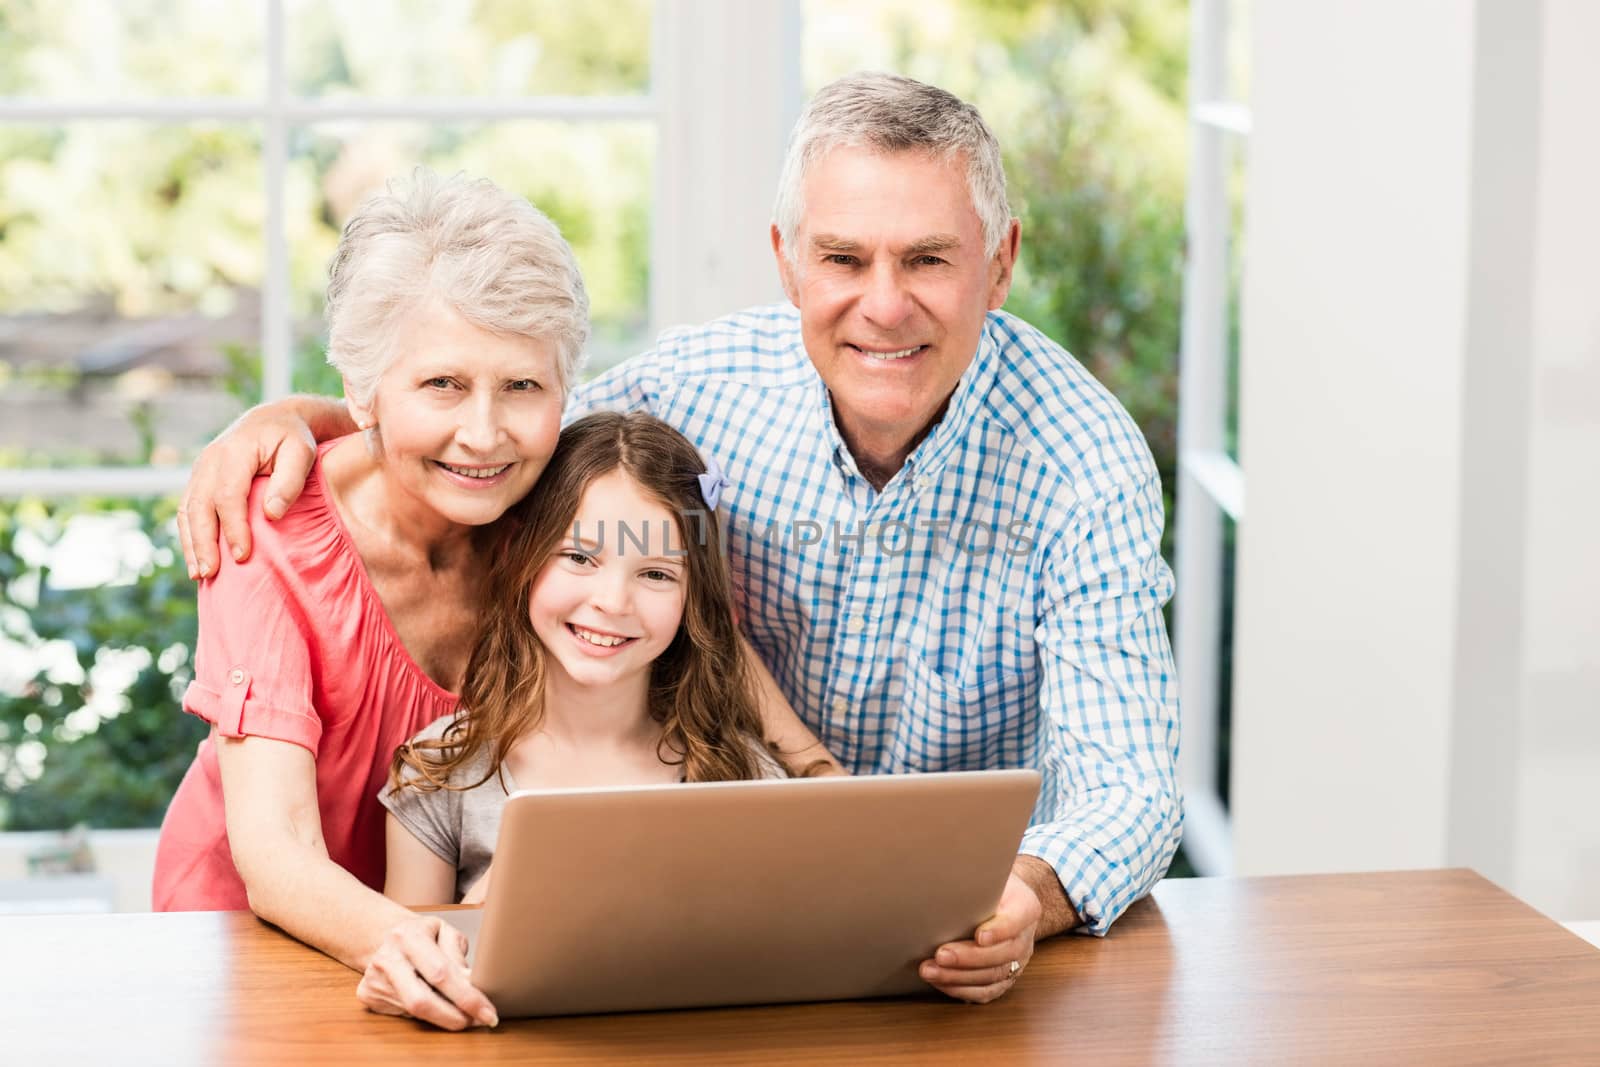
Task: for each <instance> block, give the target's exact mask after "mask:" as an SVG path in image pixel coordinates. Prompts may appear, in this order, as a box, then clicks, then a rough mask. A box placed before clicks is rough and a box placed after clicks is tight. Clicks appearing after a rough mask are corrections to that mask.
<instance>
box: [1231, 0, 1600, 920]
mask: <svg viewBox="0 0 1600 1067" xmlns="http://www.w3.org/2000/svg"><path fill="white" fill-rule="evenodd" d="M1252 18H1253V19H1254V25H1253V62H1254V69H1253V74H1252V96H1253V100H1252V107H1253V113H1254V132H1253V135H1252V137H1251V143H1250V151H1251V157H1250V168H1249V175H1250V185H1249V193H1248V203H1247V210H1246V226H1247V237H1246V283H1245V285H1246V287H1245V294H1244V311H1243V340H1244V351H1245V355H1244V368H1243V376H1242V400H1243V419H1242V424H1241V446H1242V447H1241V453H1242V462H1243V466H1244V469H1245V476H1246V479H1247V481H1248V484H1249V485H1250V493H1251V498H1250V513H1249V516H1248V518H1247V520H1246V522H1245V524H1244V527H1243V529H1242V530H1241V533H1240V560H1239V588H1238V621H1237V625H1238V634H1237V641H1236V656H1237V661H1236V665H1235V670H1236V691H1235V718H1234V741H1233V744H1234V762H1233V766H1234V781H1233V813H1234V820H1235V821H1234V825H1235V835H1236V836H1235V850H1236V860H1237V865H1238V869H1239V871H1240V873H1246V874H1248V873H1259V872H1266V871H1305V870H1334V869H1362V868H1383V867H1407V866H1436V865H1441V864H1464V865H1469V866H1473V867H1476V868H1478V869H1479V870H1481V871H1483V873H1485V874H1486V875H1488V876H1489V877H1491V878H1494V879H1495V880H1497V881H1500V882H1501V883H1502V884H1505V885H1507V886H1508V888H1511V889H1512V890H1513V891H1514V892H1517V893H1519V894H1520V895H1522V896H1523V897H1525V898H1526V899H1528V900H1530V901H1531V902H1533V903H1534V904H1535V905H1537V906H1539V907H1542V908H1544V909H1545V910H1547V911H1550V912H1552V913H1555V914H1557V915H1559V916H1561V917H1567V918H1581V917H1600V804H1597V803H1596V800H1597V799H1600V796H1597V790H1596V787H1595V786H1594V785H1593V784H1591V783H1592V782H1593V781H1595V780H1597V779H1600V716H1597V715H1596V714H1595V712H1596V711H1597V710H1600V609H1597V606H1596V605H1597V604H1600V553H1596V552H1595V551H1593V550H1592V549H1591V548H1590V547H1589V546H1590V545H1591V544H1592V543H1593V540H1594V536H1593V532H1594V530H1595V529H1596V520H1600V503H1597V502H1596V493H1597V491H1600V490H1597V488H1596V487H1600V312H1597V311H1596V308H1597V307H1600V274H1597V271H1596V267H1595V265H1594V263H1593V256H1594V251H1593V250H1594V249H1595V248H1597V247H1600V207H1597V205H1596V203H1595V196H1594V192H1593V191H1594V190H1595V189H1597V188H1600V148H1597V139H1596V137H1595V136H1594V134H1593V122H1592V107H1591V106H1589V105H1590V104H1592V102H1593V101H1595V100H1597V99H1600V68H1597V67H1596V66H1595V64H1593V63H1592V62H1591V61H1590V60H1589V58H1588V57H1587V56H1586V55H1585V51H1584V42H1585V41H1591V42H1592V41H1593V40H1595V39H1597V38H1596V34H1597V33H1600V6H1596V5H1593V4H1590V3H1588V2H1587V0H1544V2H1542V3H1541V2H1524V0H1478V2H1477V3H1470V2H1467V0H1430V2H1413V3H1408V4H1392V3H1389V2H1386V0H1347V2H1345V3H1341V4H1339V5H1311V4H1273V5H1255V6H1254V7H1253V10H1252ZM1586 119H1587V121H1586Z"/></svg>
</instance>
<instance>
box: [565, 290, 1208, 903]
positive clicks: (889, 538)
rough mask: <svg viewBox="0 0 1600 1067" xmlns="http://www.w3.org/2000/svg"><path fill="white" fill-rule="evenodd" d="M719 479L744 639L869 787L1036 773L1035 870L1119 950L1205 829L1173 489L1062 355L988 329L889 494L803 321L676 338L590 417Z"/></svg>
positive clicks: (775, 317) (601, 387) (620, 376)
mask: <svg viewBox="0 0 1600 1067" xmlns="http://www.w3.org/2000/svg"><path fill="white" fill-rule="evenodd" d="M601 409H613V410H644V411H648V412H650V413H652V414H654V415H656V416H658V417H660V418H662V419H664V420H666V421H667V422H669V423H671V424H672V425H673V426H675V427H677V428H678V429H679V430H680V431H682V433H683V434H684V436H686V437H688V438H689V440H691V441H693V442H694V443H695V444H696V445H697V446H698V447H699V448H700V450H701V452H702V453H703V454H704V455H706V456H708V457H711V458H713V459H714V460H715V461H716V462H717V463H718V464H720V466H721V467H722V469H723V470H724V471H726V472H727V476H728V478H729V480H730V483H731V484H730V485H729V487H728V489H727V490H726V491H725V492H724V493H723V496H722V502H723V503H722V507H723V511H724V514H725V520H726V522H727V527H728V531H729V552H730V559H731V562H732V565H733V571H734V578H735V580H736V582H737V586H738V590H739V592H738V596H739V599H740V603H739V610H740V620H741V625H742V626H743V628H744V630H745V633H746V635H747V636H748V637H749V639H750V642H751V644H752V645H754V646H755V648H756V650H757V652H758V653H760V655H761V656H762V658H763V659H764V660H765V661H766V663H767V666H768V667H769V668H770V669H771V670H772V673H773V675H774V676H775V677H776V678H777V681H778V685H779V687H780V688H781V689H782V690H783V692H784V694H785V695H786V696H787V697H788V698H789V700H790V702H791V703H793V704H794V707H795V709H796V711H798V712H799V714H800V716H801V718H802V719H804V720H805V721H806V723H807V724H808V725H810V726H811V727H812V729H814V730H816V731H817V733H818V734H819V735H820V736H821V737H822V739H823V741H825V742H826V743H827V745H828V747H829V748H830V749H832V751H833V752H834V754H835V755H837V756H838V757H839V758H840V760H841V761H842V762H843V763H844V764H845V766H847V767H849V768H850V769H852V770H853V771H856V772H857V773H892V772H898V771H946V770H972V769H979V768H990V767H1036V768H1038V769H1039V770H1040V771H1041V772H1042V775H1043V787H1042V789H1041V792H1040V797H1039V803H1038V806H1037V808H1036V809H1035V811H1034V814H1033V819H1032V821H1031V823H1030V825H1029V828H1028V830H1027V833H1026V834H1025V836H1024V837H1023V841H1022V849H1021V851H1022V852H1023V853H1024V854H1027V855H1033V856H1037V857H1039V858H1040V859H1043V860H1044V861H1045V862H1047V863H1049V864H1050V865H1051V867H1053V868H1054V869H1055V871H1056V873H1057V875H1058V876H1059V877H1060V879H1061V884H1062V887H1063V888H1064V889H1065V890H1066V893H1067V897H1068V899H1070V900H1071V902H1072V904H1073V906H1074V907H1076V908H1077V910H1078V913H1079V915H1081V916H1083V918H1084V920H1085V923H1086V929H1087V930H1088V931H1089V932H1091V933H1097V934H1098V933H1104V932H1105V930H1106V929H1107V927H1109V926H1110V924H1111V923H1112V922H1113V921H1114V920H1115V919H1116V918H1117V916H1119V915H1120V914H1121V913H1122V912H1123V911H1124V910H1125V909H1126V908H1127V907H1128V905H1129V904H1131V903H1133V902H1134V901H1135V900H1137V899H1138V898H1139V897H1140V896H1142V895H1144V894H1145V893H1146V892H1148V891H1149V890H1150V888H1151V887H1152V886H1153V885H1154V884H1155V883H1156V881H1157V880H1159V879H1160V878H1161V876H1162V875H1163V874H1165V873H1166V869H1167V865H1168V864H1169V863H1170V862H1171V860H1172V855H1173V852H1174V851H1175V850H1176V849H1177V845H1178V838H1179V835H1180V833H1181V829H1182V823H1183V816H1182V805H1181V801H1180V799H1179V793H1178V785H1177V780H1176V761H1177V751H1178V703H1177V685H1176V679H1175V677H1174V674H1173V668H1172V654H1171V651H1170V649H1169V647H1168V644H1167V635H1166V629H1165V627H1164V625H1163V622H1162V617H1161V606H1162V604H1163V603H1165V601H1166V600H1167V598H1168V597H1169V596H1171V594H1172V574H1171V571H1170V570H1169V569H1168V568H1167V566H1166V564H1165V563H1164V562H1163V561H1162V559H1161V555H1160V545H1161V524H1162V506H1161V487H1160V481H1159V478H1158V476H1157V474H1156V470H1155V465H1154V463H1153V462H1152V461H1151V458H1150V452H1149V449H1148V448H1147V446H1146V444H1145V441H1144V437H1143V436H1142V435H1141V434H1140V432H1139V430H1138V427H1137V426H1135V425H1134V423H1133V420H1132V419H1130V418H1129V417H1128V414H1127V412H1125V411H1124V410H1123V409H1122V406H1121V405H1120V404H1118V403H1117V401H1116V400H1115V399H1113V398H1112V396H1111V395H1110V394H1109V393H1107V392H1106V390H1105V389H1104V388H1103V387H1102V386H1101V385H1100V384H1099V383H1098V382H1096V381H1095V380H1094V378H1093V377H1091V376H1090V375H1089V373H1088V372H1087V371H1085V370H1084V369H1083V367H1082V366H1081V365H1079V364H1078V362H1077V361H1076V360H1074V359H1073V358H1072V357H1071V356H1070V355H1068V354H1067V353H1066V352H1065V351H1063V350H1062V348H1061V347H1060V346H1059V345H1057V344H1055V343H1054V342H1053V341H1051V340H1050V339H1049V338H1047V337H1045V336H1044V335H1043V334H1041V333H1040V332H1039V331H1038V330H1036V329H1034V328H1033V327H1031V326H1029V325H1028V324H1027V323H1025V322H1022V321H1021V320H1020V319H1017V318H1015V317H1014V316H1011V315H1007V314H1005V313H1003V312H992V313H990V315H989V316H988V319H987V321H986V323H985V328H984V332H983V338H982V341H981V342H980V343H979V346H978V351H977V354H976V356H975V358H974V359H973V361H972V364H971V365H970V366H969V367H968V368H967V371H966V373H965V374H964V375H963V376H962V379H961V382H960V384H959V385H958V386H957V388H956V391H955V393H954V395H953V396H952V397H951V400H950V403H949V406H948V408H947V410H946V412H945V414H944V417H943V418H941V419H940V420H939V422H938V423H937V424H936V425H935V426H934V428H933V430H932V431H931V432H930V433H929V434H928V435H927V437H926V438H924V439H923V440H922V442H921V443H920V444H918V445H917V447H916V449H915V450H914V451H913V452H912V453H911V455H910V457H909V458H908V459H907V460H906V463H905V466H904V467H903V468H902V469H901V470H900V471H899V472H898V473H897V474H896V475H895V476H894V477H893V478H892V479H891V480H890V481H889V483H888V484H887V485H885V486H884V488H883V489H882V490H881V491H880V490H875V489H874V488H873V487H872V486H871V484H869V483H868V481H867V480H866V478H864V477H863V476H862V475H861V473H860V471H859V470H858V469H857V468H856V465H855V462H854V460H853V459H852V458H851V455H850V452H849V449H848V448H847V447H846V446H845V443H844V441H843V439H842V438H841V437H840V435H839V431H838V428H837V427H836V426H835V424H834V420H833V413H832V407H831V404H830V402H829V398H828V391H827V389H826V387H825V386H824V385H823V383H822V380H821V378H820V377H818V375H817V373H816V370H815V369H814V368H813V367H812V365H811V361H810V360H809V359H808V358H807V356H806V352H805V348H804V346H803V344H802V342H801V339H800V319H799V314H798V312H797V311H796V310H795V308H794V307H792V306H791V305H788V304H782V305H773V306H770V307H761V308H753V309H750V310H747V311H744V312H740V313H738V314H735V315H731V316H729V317H727V318H723V319H718V320H717V321H715V322H712V323H708V324H706V325H704V326H698V327H693V328H683V329H675V330H669V331H667V332H665V333H663V334H662V335H661V337H660V339H659V341H658V343H657V346H656V348H655V349H653V350H652V351H649V352H646V353H645V354H643V355H641V356H638V357H636V358H634V359H630V360H628V361H626V362H625V363H623V364H621V365H620V366H617V367H615V368H614V369H612V370H610V371H609V372H607V373H605V374H603V375H601V376H600V377H599V378H597V379H595V380H594V381H592V382H589V383H587V384H586V385H583V386H581V387H580V388H579V389H578V390H577V391H576V393H575V395H574V397H573V400H572V403H571V404H570V405H569V410H568V413H567V414H568V418H569V419H572V418H577V417H579V416H581V415H583V414H585V413H587V412H589V411H593V410H601Z"/></svg>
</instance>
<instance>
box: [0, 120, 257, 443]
mask: <svg viewBox="0 0 1600 1067" xmlns="http://www.w3.org/2000/svg"><path fill="white" fill-rule="evenodd" d="M259 159H260V149H259V144H258V135H257V132H256V131H255V130H254V129H253V128H251V127H244V126H213V125H191V126H179V125H154V126H152V125H146V124H143V123H134V122H84V123H74V124H72V125H69V126H44V125H21V124H0V464H4V465H7V466H23V465H29V466H31V465H51V466H60V465H68V464H89V463H112V464H117V463H142V462H156V463H171V462H179V461H182V460H183V459H185V458H187V457H188V456H190V455H192V454H193V453H194V452H196V451H198V448H199V446H200V445H202V444H203V443H204V442H205V441H206V440H207V439H208V438H209V437H210V436H211V435H212V434H213V433H215V432H216V431H217V430H218V429H219V428H221V427H222V426H224V425H226V424H227V421H228V420H229V419H230V418H232V416H233V415H234V414H236V413H237V412H238V411H239V410H240V409H241V405H242V403H243V402H244V401H247V400H253V399H254V398H255V397H256V396H257V395H258V394H259V386H258V379H259V374H258V372H257V371H256V370H255V360H256V352H257V350H258V337H259V335H260V327H259V320H260V313H259V303H260V302H259V299H258V296H257V292H256V290H257V287H258V286H259V284H260V280H261V264H262V235H261V227H262V220H261V211H262V204H261V177H260V170H259V168H260V162H259Z"/></svg>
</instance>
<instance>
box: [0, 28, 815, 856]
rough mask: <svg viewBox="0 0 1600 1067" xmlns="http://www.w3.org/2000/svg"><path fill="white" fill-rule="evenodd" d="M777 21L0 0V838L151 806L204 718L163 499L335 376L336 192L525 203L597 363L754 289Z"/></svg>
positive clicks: (794, 91)
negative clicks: (220, 436)
mask: <svg viewBox="0 0 1600 1067" xmlns="http://www.w3.org/2000/svg"><path fill="white" fill-rule="evenodd" d="M242 11H243V12H248V14H247V15H246V17H241V12H242ZM796 25H797V21H796V17H795V12H794V8H793V4H792V3H791V2H789V0H785V2H782V3H777V4H774V5H770V8H769V7H767V6H762V7H761V8H759V9H752V8H750V6H749V5H745V4H743V3H741V2H739V0H705V2H689V0H656V2H652V0H619V2H617V3H610V4H606V5H580V4H570V3H566V2H565V0H515V2H512V0H436V2H431V3H418V2H415V0H359V2H356V0H324V2H317V3H312V2H311V0H261V2H259V3H257V4H255V5H248V6H246V5H240V4H229V5H218V4H213V3H210V2H208V0H130V2H128V3H121V4H116V5H106V4H104V3H101V2H99V0H48V2H47V0H13V2H11V3H8V4H6V5H5V7H4V8H3V9H0V830H4V829H17V828H21V827H22V826H27V827H38V828H50V827H56V826H62V825H68V824H70V823H71V822H74V821H77V820H79V819H88V820H89V821H90V822H92V823H93V824H95V825H97V826H113V825H135V826H137V825H153V824H154V821H155V820H157V819H159V817H160V814H161V811H162V810H163V809H164V806H165V803H166V799H167V797H168V796H169V795H170V792H171V789H172V788H173V786H174V785H175V783H176V781H177V775H180V774H181V773H182V770H183V767H184V766H185V765H186V764H187V762H188V758H189V757H190V756H192V754H193V741H192V739H190V738H189V734H188V733H186V732H185V731H189V732H192V730H193V728H195V727H197V726H198V723H197V722H195V721H191V720H188V718H187V717H186V716H182V715H180V714H178V713H177V712H176V708H177V699H178V697H179V696H180V695H181V692H182V688H183V686H184V684H185V683H186V681H187V676H188V656H189V651H190V649H191V648H192V643H193V629H194V620H193V587H192V585H191V584H190V583H189V582H188V581H187V578H186V577H185V576H183V575H182V573H181V560H180V559H178V556H177V552H176V543H175V540H174V538H173V534H172V523H171V517H172V514H173V509H174V496H175V494H176V493H177V492H178V491H179V490H180V488H181V486H182V484H183V481H184V478H185V475H186V470H187V463H188V462H189V461H190V460H191V459H192V458H193V456H194V455H195V454H196V452H197V451H198V449H199V448H200V447H201V446H202V445H203V444H204V442H205V441H206V440H208V439H209V438H210V437H211V436H213V435H214V434H215V433H216V432H217V431H218V430H220V429H221V428H222V427H223V426H225V425H226V424H227V422H228V421H229V420H230V419H231V418H233V417H234V415H236V414H237V413H238V412H239V411H241V410H242V409H243V408H244V407H245V406H247V405H249V404H251V403H254V402H256V401H257V400H260V399H262V398H274V397H279V396H282V395H284V394H285V393H287V392H289V391H290V390H291V389H300V390H312V391H318V392H324V393H332V392H336V391H337V385H338V383H337V380H336V379H335V378H334V377H333V375H332V373H331V371H330V370H329V369H328V368H327V366H326V364H325V362H324V359H323V334H322V323H321V314H322V289H323V286H324V284H325V280H326V266H327V261H328V257H329V255H330V253H331V252H332V250H333V247H334V245H335V244H336V242H337V240H338V234H339V229H340V227H341V226H342V224H343V222H344V220H345V219H346V218H347V217H348V215H349V214H350V213H351V211H352V210H353V209H354V207H355V205H356V204H357V203H359V201H360V199H361V198H362V197H363V196H364V195H365V194H366V193H367V192H369V191H371V190H373V189H375V188H376V187H378V186H379V185H380V184H381V183H382V182H383V181H384V180H385V179H386V178H388V177H390V176H391V175H393V174H395V173H397V172H400V171H404V170H406V169H408V168H409V167H410V166H412V165H413V164H415V163H417V162H422V163H426V164H428V165H430V166H432V167H434V168H435V169H437V170H440V171H445V172H448V171H453V170H457V169H463V170H467V171H470V172H473V173H477V174H483V175H486V176H489V177H491V178H493V179H494V180H495V181H497V182H498V183H500V184H501V185H503V186H505V187H506V188H508V189H511V190H513V191H515V192H518V193H522V194H524V195H527V196H528V197H529V199H531V200H532V201H533V202H534V203H535V204H537V205H538V206H540V207H541V208H542V209H543V210H545V211H546V212H547V213H548V214H550V215H551V216H552V217H553V218H554V219H555V220H556V222H557V223H558V224H560V225H561V227H562V229H563V232H564V233H565V234H566V236H567V238H568V239H569V241H570V242H571V243H572V245H573V246H574V249H575V251H576V253H577V255H578V259H579V262H580V265H581V267H582V269H583V271H584V276H585V280H586V282H587V285H588V288H589V292H590V296H591V300H592V305H593V312H594V319H595V329H594V339H593V341H592V343H591V346H590V351H589V357H590V367H591V369H594V368H597V367H603V366H605V365H607V364H609V363H612V362H615V361H616V360H618V359H620V358H623V357H624V356H626V355H628V354H631V353H632V352H634V351H637V350H639V349H642V348H643V347H645V346H646V345H647V344H648V341H649V339H650V338H651V337H652V336H653V333H654V331H655V330H656V329H657V328H659V327H661V326H664V325H668V324H671V323H673V322H677V321H684V320H687V319H690V318H701V317H707V316H708V315H710V314H714V313H721V312H725V311H728V310H732V309H733V308H735V307H737V306H739V305H740V304H741V303H748V302H752V301H753V300H755V299H759V298H763V297H775V296H776V295H778V290H777V283H776V278H775V277H773V276H772V275H773V272H772V268H771V265H770V253H769V252H767V250H766V247H765V243H766V232H765V231H766V218H767V214H768V212H769V210H770V204H771V197H772V194H773V191H774V189H775V187H776V177H777V169H778V165H779V163H780V161H781V153H782V145H783V135H784V133H785V132H786V118H792V116H793V114H794V113H795V111H796V110H797V107H798V104H797V99H798V76H797V74H795V73H794V71H793V69H792V66H793V65H792V64H791V65H790V67H789V68H785V67H784V65H783V64H780V63H774V62H773V57H775V56H779V55H783V54H786V53H788V54H792V53H793V51H794V34H795V26H796ZM711 48H714V49H715V50H716V52H717V54H718V55H719V56H721V57H722V58H723V60H724V61H722V62H719V63H715V64H709V63H706V62H705V61H704V59H705V56H704V53H705V52H706V51H707V50H708V49H711ZM775 115H776V116H778V117H777V118H776V119H775V118H774V116H775ZM696 131H709V139H702V140H701V141H698V142H696V141H694V140H693V139H692V137H691V134H693V133H694V132H696ZM753 131H754V132H753ZM713 188H714V189H715V193H716V195H715V197H714V198H713V197H710V196H707V195H706V194H707V192H708V191H709V190H712V189H713ZM752 219H753V220H754V222H751V221H750V220H752ZM724 220H733V221H735V222H737V224H738V225H739V227H740V233H741V234H742V233H743V232H744V231H745V230H748V238H749V240H748V242H747V243H748V245H749V247H748V248H745V247H743V246H741V247H739V248H731V247H730V243H729V241H728V240H727V239H726V235H725V232H724V231H723V230H720V229H718V226H719V225H721V224H722V223H723V221H724ZM729 224H732V223H731V222H730V223H729ZM751 279H754V280H753V281H752V280H751ZM761 279H770V281H769V282H768V283H767V284H765V285H763V284H761ZM73 753H77V755H73Z"/></svg>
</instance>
